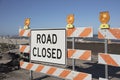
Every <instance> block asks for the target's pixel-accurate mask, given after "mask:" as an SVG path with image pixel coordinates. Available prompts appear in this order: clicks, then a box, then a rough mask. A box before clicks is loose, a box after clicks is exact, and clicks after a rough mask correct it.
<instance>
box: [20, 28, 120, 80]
mask: <svg viewBox="0 0 120 80" xmlns="http://www.w3.org/2000/svg"><path fill="white" fill-rule="evenodd" d="M30 32H31V30H30V29H28V30H24V29H19V36H21V37H30ZM66 32H67V37H72V38H75V37H79V38H89V37H93V29H92V28H90V27H80V28H73V29H67V30H66ZM119 34H120V29H119V28H110V29H99V31H98V38H99V39H120V35H119ZM74 42H75V41H74ZM72 46H74V45H72ZM19 50H20V52H22V53H30V46H29V45H20V48H19ZM91 56H92V52H91V50H77V49H74V47H73V49H68V50H67V58H72V59H80V60H91ZM119 58H120V55H115V54H105V53H99V54H98V63H99V64H105V65H111V66H117V67H120V60H119ZM20 67H21V68H24V69H27V70H32V71H35V72H41V73H45V74H47V75H52V76H56V77H60V78H63V79H71V80H92V75H91V74H88V73H83V72H77V71H74V70H68V69H62V68H57V67H52V66H45V65H42V64H34V63H31V62H23V61H21V62H20ZM99 80H108V79H105V78H99Z"/></svg>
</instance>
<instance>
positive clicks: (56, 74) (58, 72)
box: [52, 68, 64, 76]
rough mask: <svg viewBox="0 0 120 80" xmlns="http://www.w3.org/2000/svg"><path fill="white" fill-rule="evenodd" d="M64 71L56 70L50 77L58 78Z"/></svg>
mask: <svg viewBox="0 0 120 80" xmlns="http://www.w3.org/2000/svg"><path fill="white" fill-rule="evenodd" d="M63 70H64V69H61V68H57V69H56V71H54V73H53V74H52V75H54V76H59V75H60V74H61V73H62V72H63Z"/></svg>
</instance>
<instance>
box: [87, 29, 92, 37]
mask: <svg viewBox="0 0 120 80" xmlns="http://www.w3.org/2000/svg"><path fill="white" fill-rule="evenodd" d="M87 37H93V28H91V32H90V34H89V35H88V36H87Z"/></svg>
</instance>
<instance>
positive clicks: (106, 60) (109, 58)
mask: <svg viewBox="0 0 120 80" xmlns="http://www.w3.org/2000/svg"><path fill="white" fill-rule="evenodd" d="M98 63H100V64H107V65H112V66H117V67H120V55H116V54H105V53H99V55H98Z"/></svg>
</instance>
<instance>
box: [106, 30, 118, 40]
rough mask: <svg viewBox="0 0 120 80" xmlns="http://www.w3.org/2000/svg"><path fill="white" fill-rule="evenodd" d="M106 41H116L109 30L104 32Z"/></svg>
mask: <svg viewBox="0 0 120 80" xmlns="http://www.w3.org/2000/svg"><path fill="white" fill-rule="evenodd" d="M106 35H107V36H106V38H107V39H117V38H116V37H115V36H114V35H113V34H112V33H111V32H110V31H109V30H107V31H106Z"/></svg>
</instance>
